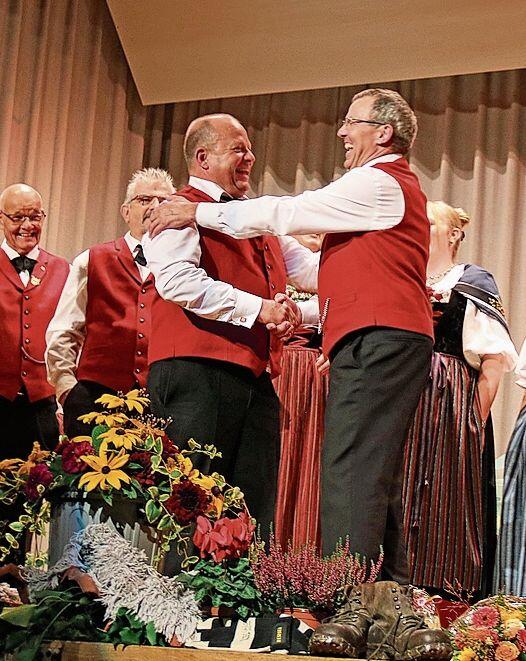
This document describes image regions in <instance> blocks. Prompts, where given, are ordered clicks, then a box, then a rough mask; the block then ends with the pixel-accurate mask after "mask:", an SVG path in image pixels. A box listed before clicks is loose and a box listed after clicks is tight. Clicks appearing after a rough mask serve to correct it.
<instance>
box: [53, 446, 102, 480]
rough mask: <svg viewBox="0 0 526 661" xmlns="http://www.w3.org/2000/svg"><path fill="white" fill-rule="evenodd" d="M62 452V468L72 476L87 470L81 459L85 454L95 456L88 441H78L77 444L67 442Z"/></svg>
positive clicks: (86, 465)
mask: <svg viewBox="0 0 526 661" xmlns="http://www.w3.org/2000/svg"><path fill="white" fill-rule="evenodd" d="M61 450H62V468H63V469H64V470H65V471H66V473H70V474H72V475H74V474H75V473H82V471H85V470H86V469H88V468H89V466H88V464H87V463H86V462H85V461H82V459H81V457H82V456H83V455H86V454H95V449H94V448H93V446H92V445H91V443H89V442H88V441H79V442H78V443H72V442H68V443H66V444H65V445H64V447H63V448H61Z"/></svg>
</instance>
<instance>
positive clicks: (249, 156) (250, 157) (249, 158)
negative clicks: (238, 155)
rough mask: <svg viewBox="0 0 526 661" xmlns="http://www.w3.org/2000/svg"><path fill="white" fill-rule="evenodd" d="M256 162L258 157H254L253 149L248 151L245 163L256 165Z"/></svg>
mask: <svg viewBox="0 0 526 661" xmlns="http://www.w3.org/2000/svg"><path fill="white" fill-rule="evenodd" d="M255 160H256V157H255V156H254V152H253V151H252V150H251V149H247V151H246V153H245V161H248V162H249V163H252V164H253V163H254V162H255Z"/></svg>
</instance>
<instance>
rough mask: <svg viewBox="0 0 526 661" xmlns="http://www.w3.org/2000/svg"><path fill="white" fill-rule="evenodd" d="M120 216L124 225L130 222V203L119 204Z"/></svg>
mask: <svg viewBox="0 0 526 661" xmlns="http://www.w3.org/2000/svg"><path fill="white" fill-rule="evenodd" d="M120 211H121V216H122V219H123V220H124V222H125V223H126V225H128V223H129V222H130V205H129V204H121V209H120Z"/></svg>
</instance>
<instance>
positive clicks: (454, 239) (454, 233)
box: [449, 227, 464, 245]
mask: <svg viewBox="0 0 526 661" xmlns="http://www.w3.org/2000/svg"><path fill="white" fill-rule="evenodd" d="M463 238H464V232H463V231H462V230H461V229H459V228H458V227H452V228H451V229H450V230H449V243H450V244H451V245H455V243H458V242H460V241H462V239H463Z"/></svg>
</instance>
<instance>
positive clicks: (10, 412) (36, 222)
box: [0, 184, 69, 518]
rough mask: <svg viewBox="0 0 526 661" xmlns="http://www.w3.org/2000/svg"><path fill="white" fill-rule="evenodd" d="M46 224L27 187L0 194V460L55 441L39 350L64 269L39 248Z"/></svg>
mask: <svg viewBox="0 0 526 661" xmlns="http://www.w3.org/2000/svg"><path fill="white" fill-rule="evenodd" d="M45 220H46V213H45V211H44V209H43V208H42V197H41V196H40V193H38V191H36V190H35V189H34V188H32V187H31V186H28V185H26V184H14V185H12V186H9V187H8V188H6V189H5V190H4V191H3V192H2V194H1V195H0V226H1V228H2V230H3V232H4V240H3V242H2V246H1V248H0V338H1V341H0V460H2V459H7V458H13V457H27V456H28V454H29V453H30V452H31V449H32V447H33V443H34V442H36V441H38V442H39V443H40V444H41V446H42V447H44V448H48V449H53V448H54V447H55V445H56V443H57V441H58V433H59V432H58V423H57V419H56V416H55V412H56V408H57V407H56V404H55V399H54V397H53V395H54V389H53V388H52V387H51V386H50V385H49V383H48V382H47V379H46V369H45V365H44V349H45V333H46V328H47V325H48V324H49V322H50V320H51V318H52V316H53V314H54V312H55V308H56V306H57V303H58V300H59V297H60V294H61V292H62V288H63V287H64V283H65V281H66V278H67V275H68V272H69V265H68V263H67V262H66V260H65V259H62V257H57V256H56V255H52V254H51V253H49V252H47V251H46V250H44V249H43V248H42V247H41V246H40V245H39V244H40V236H41V233H42V228H43V226H44V222H45ZM0 518H1V517H0Z"/></svg>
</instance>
